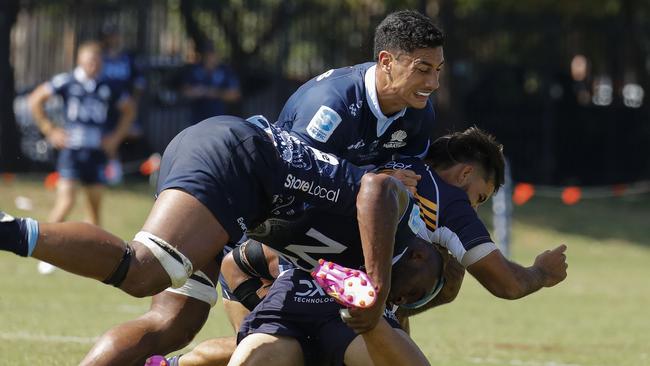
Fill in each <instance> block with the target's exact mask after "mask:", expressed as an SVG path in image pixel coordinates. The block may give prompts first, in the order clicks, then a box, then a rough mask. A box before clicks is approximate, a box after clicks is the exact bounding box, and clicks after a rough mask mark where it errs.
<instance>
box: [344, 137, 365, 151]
mask: <svg viewBox="0 0 650 366" xmlns="http://www.w3.org/2000/svg"><path fill="white" fill-rule="evenodd" d="M364 146H366V142H365V141H363V139H361V140H359V141H357V142H355V143H354V144H352V145H350V146H348V150H359V149H360V148H362V147H364Z"/></svg>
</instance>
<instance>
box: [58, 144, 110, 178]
mask: <svg viewBox="0 0 650 366" xmlns="http://www.w3.org/2000/svg"><path fill="white" fill-rule="evenodd" d="M106 161H107V158H106V154H105V153H104V151H103V150H98V149H88V148H80V149H63V150H61V151H60V152H59V158H58V160H57V164H56V170H57V172H58V173H59V175H60V176H61V178H67V179H74V180H79V181H80V182H81V183H83V184H105V183H106V174H105V171H106Z"/></svg>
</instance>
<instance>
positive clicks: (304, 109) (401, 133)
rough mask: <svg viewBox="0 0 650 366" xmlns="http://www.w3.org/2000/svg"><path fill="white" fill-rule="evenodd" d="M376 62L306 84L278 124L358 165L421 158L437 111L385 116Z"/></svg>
mask: <svg viewBox="0 0 650 366" xmlns="http://www.w3.org/2000/svg"><path fill="white" fill-rule="evenodd" d="M375 65H376V64H375V63H374V62H368V63H363V64H359V65H355V66H350V67H344V68H340V69H333V70H329V71H327V72H325V73H323V74H321V75H320V76H317V77H315V78H313V79H311V80H310V81H308V82H306V83H305V84H304V85H302V86H301V87H300V88H298V90H297V91H296V92H295V93H294V94H293V95H292V96H291V97H290V98H289V100H288V101H287V102H286V104H285V105H284V108H283V109H282V112H281V113H280V116H279V117H278V121H277V123H276V125H277V126H278V127H280V128H282V129H283V130H286V131H290V132H291V133H292V134H293V135H295V136H297V137H298V138H300V139H301V140H303V141H304V142H305V143H306V144H307V145H309V146H313V147H315V148H317V149H319V150H321V151H324V152H328V153H330V154H334V155H336V156H338V157H339V158H342V159H346V160H348V161H350V162H351V163H352V164H355V165H358V166H365V165H379V164H382V163H384V162H386V161H388V160H390V159H391V158H392V156H393V155H394V154H397V155H398V156H418V157H423V156H424V155H426V152H427V150H428V147H429V136H431V134H432V129H433V124H434V120H435V113H434V110H433V106H432V103H431V101H429V102H428V103H427V105H426V107H425V108H423V109H414V108H405V109H403V110H401V111H399V112H397V113H395V114H393V115H392V116H385V115H384V114H383V113H382V112H381V109H380V107H379V101H378V98H377V92H376V86H375V67H376V66H375Z"/></svg>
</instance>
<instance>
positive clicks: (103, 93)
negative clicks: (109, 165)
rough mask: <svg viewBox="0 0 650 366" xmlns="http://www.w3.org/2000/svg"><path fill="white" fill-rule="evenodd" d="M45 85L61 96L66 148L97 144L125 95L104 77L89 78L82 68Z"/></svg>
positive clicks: (56, 77)
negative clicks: (66, 134)
mask: <svg viewBox="0 0 650 366" xmlns="http://www.w3.org/2000/svg"><path fill="white" fill-rule="evenodd" d="M47 85H48V87H49V88H50V90H51V91H52V93H53V94H57V95H59V96H61V97H62V98H63V105H64V111H63V115H64V119H65V125H64V128H65V129H66V132H67V133H68V147H69V148H99V147H100V146H101V137H102V135H104V134H106V133H107V132H109V131H111V129H112V128H114V126H112V125H111V121H113V120H114V119H115V118H112V117H113V116H114V115H116V114H117V104H118V102H119V101H121V100H122V99H123V98H126V97H127V96H128V93H127V92H126V90H123V89H119V88H117V87H115V86H112V85H110V84H108V83H107V82H106V81H104V80H101V79H90V78H88V77H87V76H86V74H85V73H84V71H83V70H82V69H81V68H76V69H75V70H74V71H72V72H68V73H63V74H59V75H56V76H54V77H53V78H52V80H50V81H49V82H48V83H47Z"/></svg>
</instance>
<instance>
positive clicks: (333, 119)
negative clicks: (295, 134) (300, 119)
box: [307, 105, 341, 142]
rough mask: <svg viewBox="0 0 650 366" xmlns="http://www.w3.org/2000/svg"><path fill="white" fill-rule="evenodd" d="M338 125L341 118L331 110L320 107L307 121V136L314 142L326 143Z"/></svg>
mask: <svg viewBox="0 0 650 366" xmlns="http://www.w3.org/2000/svg"><path fill="white" fill-rule="evenodd" d="M339 123H341V116H339V114H338V113H336V111H335V110H333V109H332V108H330V107H327V106H324V105H322V106H320V108H319V109H318V111H317V112H316V114H314V117H312V119H311V121H309V125H307V134H308V135H309V136H311V138H313V139H314V140H316V141H320V142H326V141H327V140H328V139H329V138H330V136H331V135H332V133H334V130H335V129H336V127H338V125H339Z"/></svg>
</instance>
